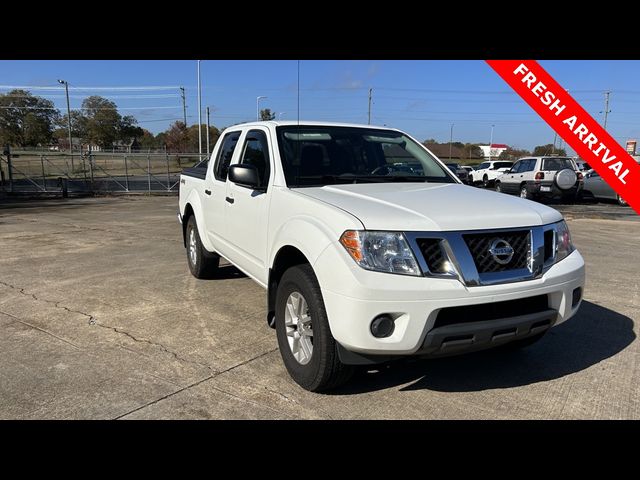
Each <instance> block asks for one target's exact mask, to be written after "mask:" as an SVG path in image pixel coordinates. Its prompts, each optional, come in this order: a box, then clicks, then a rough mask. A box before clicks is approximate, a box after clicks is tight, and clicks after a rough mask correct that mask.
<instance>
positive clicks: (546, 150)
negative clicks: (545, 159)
mask: <svg viewBox="0 0 640 480" xmlns="http://www.w3.org/2000/svg"><path fill="white" fill-rule="evenodd" d="M543 155H559V156H561V157H564V156H566V155H567V151H566V150H565V149H564V148H558V147H554V146H553V144H552V143H548V144H546V145H538V146H536V148H534V149H533V156H534V157H541V156H543Z"/></svg>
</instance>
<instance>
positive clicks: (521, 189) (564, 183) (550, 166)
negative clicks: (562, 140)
mask: <svg viewBox="0 0 640 480" xmlns="http://www.w3.org/2000/svg"><path fill="white" fill-rule="evenodd" d="M577 170H578V169H577V167H576V164H575V163H574V161H573V159H571V158H569V157H528V158H521V159H520V160H518V161H517V162H516V163H515V164H514V165H513V167H512V168H511V170H509V171H508V172H506V173H505V174H504V175H502V176H501V177H500V178H499V179H498V180H497V181H496V191H498V192H502V193H511V194H516V195H520V197H522V198H528V199H538V198H541V197H561V198H562V199H564V200H575V199H576V197H577V195H578V194H579V192H580V191H581V190H582V186H583V175H582V173H581V172H578V171H577Z"/></svg>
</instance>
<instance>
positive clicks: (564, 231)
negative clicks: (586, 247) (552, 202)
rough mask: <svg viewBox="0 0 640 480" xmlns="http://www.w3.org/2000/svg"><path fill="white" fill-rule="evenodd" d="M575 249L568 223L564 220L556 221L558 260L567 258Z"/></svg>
mask: <svg viewBox="0 0 640 480" xmlns="http://www.w3.org/2000/svg"><path fill="white" fill-rule="evenodd" d="M574 250H575V248H574V247H573V243H571V234H570V233H569V227H567V223H566V222H565V221H564V220H562V221H561V222H558V223H556V262H559V261H560V260H563V259H565V258H567V257H568V256H569V254H570V253H571V252H573V251H574Z"/></svg>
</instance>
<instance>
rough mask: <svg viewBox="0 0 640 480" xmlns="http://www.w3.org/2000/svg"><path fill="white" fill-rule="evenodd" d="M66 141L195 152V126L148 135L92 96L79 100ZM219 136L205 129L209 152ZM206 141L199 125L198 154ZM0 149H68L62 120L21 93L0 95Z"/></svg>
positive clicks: (48, 103) (50, 104) (50, 105)
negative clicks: (53, 146) (134, 145)
mask: <svg viewBox="0 0 640 480" xmlns="http://www.w3.org/2000/svg"><path fill="white" fill-rule="evenodd" d="M71 136H72V137H74V138H79V139H80V141H81V143H82V144H84V145H95V146H98V147H100V148H102V149H111V148H112V147H113V146H114V145H117V144H123V145H126V144H130V143H131V142H132V140H133V139H135V140H136V142H137V144H138V147H139V148H140V149H143V150H148V149H151V150H164V149H166V150H167V151H168V152H170V153H174V152H176V153H181V152H197V151H198V126H197V125H191V126H187V125H186V124H185V123H184V122H182V121H176V122H175V123H173V124H172V125H171V126H170V127H169V128H168V129H167V130H166V131H164V132H160V133H158V134H157V135H154V134H153V133H151V132H150V131H149V130H147V129H145V128H142V127H140V126H138V121H137V120H136V118H135V117H133V116H132V115H121V114H120V112H118V107H117V105H116V104H115V103H114V102H112V101H111V100H108V99H106V98H104V97H100V96H98V95H93V96H90V97H87V98H85V99H84V100H83V102H82V106H81V108H80V110H73V111H72V112H71ZM219 136H220V131H219V130H218V129H217V128H216V127H213V126H212V127H210V130H209V139H210V145H211V146H212V147H213V145H214V144H215V142H216V140H217V139H218V137H219ZM206 138H207V137H206V126H205V125H202V139H203V140H202V145H203V148H204V147H205V145H206ZM74 143H75V140H74ZM4 145H9V146H11V147H14V148H21V149H26V148H33V147H47V146H52V145H57V146H59V147H60V148H62V149H68V147H69V140H68V116H67V114H66V113H65V114H62V113H61V112H60V111H59V110H58V109H57V108H55V106H54V104H53V102H52V101H51V100H48V99H46V98H43V97H39V96H36V95H33V94H32V93H31V92H29V91H27V90H22V89H15V90H11V91H9V92H8V93H6V94H0V146H4ZM74 148H75V145H74Z"/></svg>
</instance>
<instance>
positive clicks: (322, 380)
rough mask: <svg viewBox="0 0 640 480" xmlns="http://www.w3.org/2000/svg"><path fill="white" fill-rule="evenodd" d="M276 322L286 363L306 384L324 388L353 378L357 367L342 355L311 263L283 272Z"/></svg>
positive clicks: (294, 376)
mask: <svg viewBox="0 0 640 480" xmlns="http://www.w3.org/2000/svg"><path fill="white" fill-rule="evenodd" d="M275 323H276V336H277V338H278V347H279V348H280V355H281V356H282V361H283V362H284V366H285V367H286V369H287V371H288V372H289V375H290V376H291V378H292V379H293V380H294V381H295V382H296V383H297V384H298V385H300V386H301V387H302V388H304V389H305V390H309V391H311V392H320V391H323V390H329V389H332V388H336V387H338V386H340V385H342V384H344V383H346V382H347V381H348V380H349V379H350V378H351V376H352V374H353V371H354V367H353V366H351V365H345V364H343V363H342V362H341V361H340V358H339V357H338V345H337V343H336V341H335V339H334V338H333V335H331V330H330V329H329V321H328V320H327V312H326V310H325V308H324V301H323V299H322V293H321V291H320V285H319V284H318V280H317V278H316V276H315V274H314V273H313V269H312V268H311V266H310V265H297V266H295V267H291V268H289V269H288V270H287V271H286V272H284V274H283V275H282V279H281V280H280V283H279V284H278V291H277V293H276V320H275Z"/></svg>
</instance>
